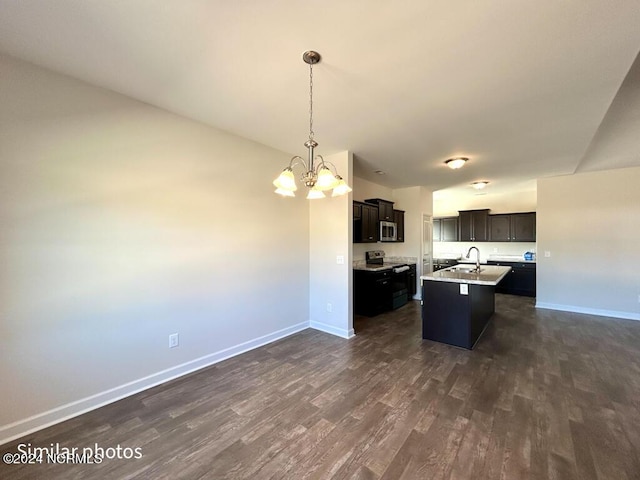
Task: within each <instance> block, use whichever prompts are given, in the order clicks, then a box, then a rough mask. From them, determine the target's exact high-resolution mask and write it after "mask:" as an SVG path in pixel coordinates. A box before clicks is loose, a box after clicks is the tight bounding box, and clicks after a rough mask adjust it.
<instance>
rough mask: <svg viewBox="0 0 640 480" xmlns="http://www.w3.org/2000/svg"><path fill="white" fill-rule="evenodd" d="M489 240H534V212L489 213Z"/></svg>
mask: <svg viewBox="0 0 640 480" xmlns="http://www.w3.org/2000/svg"><path fill="white" fill-rule="evenodd" d="M489 240H490V241H492V242H535V241H536V214H535V212H527V213H505V214H498V215H489Z"/></svg>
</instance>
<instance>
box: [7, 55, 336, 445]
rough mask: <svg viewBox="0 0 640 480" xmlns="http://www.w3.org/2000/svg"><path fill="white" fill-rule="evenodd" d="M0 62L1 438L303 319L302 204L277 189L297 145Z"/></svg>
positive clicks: (284, 330) (305, 237)
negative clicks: (273, 144)
mask: <svg viewBox="0 0 640 480" xmlns="http://www.w3.org/2000/svg"><path fill="white" fill-rule="evenodd" d="M0 71H1V72H2V74H1V75H0V105H2V108H0V318H1V321H0V337H1V338H2V344H1V348H0V385H2V395H1V396H0V443H4V442H5V441H9V440H10V439H12V438H16V437H18V436H21V435H23V434H25V433H27V432H29V431H32V430H37V429H39V428H43V427H45V426H47V425H48V424H51V423H56V422H58V421H61V420H62V419H65V418H68V417H70V416H74V415H77V414H79V413H82V412H84V411H86V410H89V409H92V408H95V407H97V406H100V405H102V404H105V403H109V402H111V401H114V400H116V399H118V398H121V397H124V396H127V395H130V394H132V393H135V392H136V391H139V390H142V389H144V388H148V387H149V386H151V385H155V384H158V383H162V382H163V381H166V380H167V379H170V378H172V377H175V376H179V375H182V374H184V373H186V372H188V371H191V370H193V369H197V368H200V367H203V366H205V365H208V364H211V363H215V362H216V361H219V360H221V359H224V358H227V357H229V356H233V355H235V354H238V353H241V352H242V351H245V350H248V349H251V348H255V347H256V346H259V345H262V344H264V343H268V342H270V341H273V340H275V339H277V338H280V337H282V336H286V335H289V334H291V333H293V332H296V331H298V330H301V329H303V328H306V327H308V325H309V231H308V228H309V206H308V203H307V200H305V199H304V198H295V199H289V198H287V199H283V198H281V197H279V196H278V195H275V194H274V193H273V186H272V185H271V181H272V179H273V178H275V177H276V176H277V174H278V173H279V172H280V171H281V170H282V168H283V167H284V166H285V165H287V163H288V161H289V158H290V156H289V155H288V154H285V153H283V152H279V151H276V150H273V149H271V148H268V147H265V146H263V145H260V144H257V143H254V142H251V141H248V140H245V139H242V138H239V137H236V136H233V135H230V134H227V133H224V132H221V131H219V130H216V129H213V128H210V127H207V126H205V125H203V124H200V123H197V122H193V121H190V120H187V119H185V118H182V117H179V116H177V115H173V114H171V113H168V112H166V111H163V110H160V109H157V108H154V107H151V106H149V105H147V104H143V103H141V102H137V101H134V100H132V99H129V98H127V97H124V96H121V95H118V94H116V93H113V92H110V91H106V90H103V89H100V88H96V87H94V86H91V85H88V84H86V83H83V82H80V81H77V80H74V79H72V78H69V77H66V76H63V75H59V74H56V73H53V72H51V71H48V70H44V69H41V68H38V67H35V66H33V65H30V64H27V63H24V62H21V61H18V60H16V59H13V58H11V57H7V56H2V55H0ZM344 222H345V223H347V220H346V217H345V220H344ZM345 235H346V234H345ZM284 299H286V301H283V300H284ZM172 333H179V338H180V346H179V347H178V348H173V349H169V345H168V338H169V335H170V334H172Z"/></svg>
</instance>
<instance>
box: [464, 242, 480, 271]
mask: <svg viewBox="0 0 640 480" xmlns="http://www.w3.org/2000/svg"><path fill="white" fill-rule="evenodd" d="M473 249H475V250H476V272H480V250H478V247H471V248H470V249H469V251H468V252H467V255H466V256H465V258H469V256H470V255H471V250H473Z"/></svg>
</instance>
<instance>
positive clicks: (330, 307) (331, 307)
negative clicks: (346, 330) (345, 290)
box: [327, 303, 333, 312]
mask: <svg viewBox="0 0 640 480" xmlns="http://www.w3.org/2000/svg"><path fill="white" fill-rule="evenodd" d="M327 312H333V305H331V304H330V303H327Z"/></svg>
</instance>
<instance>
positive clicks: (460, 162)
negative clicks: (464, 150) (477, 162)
mask: <svg viewBox="0 0 640 480" xmlns="http://www.w3.org/2000/svg"><path fill="white" fill-rule="evenodd" d="M468 160H469V159H468V158H467V157H457V158H450V159H449V160H447V161H446V162H444V163H445V164H446V165H447V166H448V167H449V168H451V169H452V170H456V169H458V168H462V167H463V166H464V164H465V163H467V161H468Z"/></svg>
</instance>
